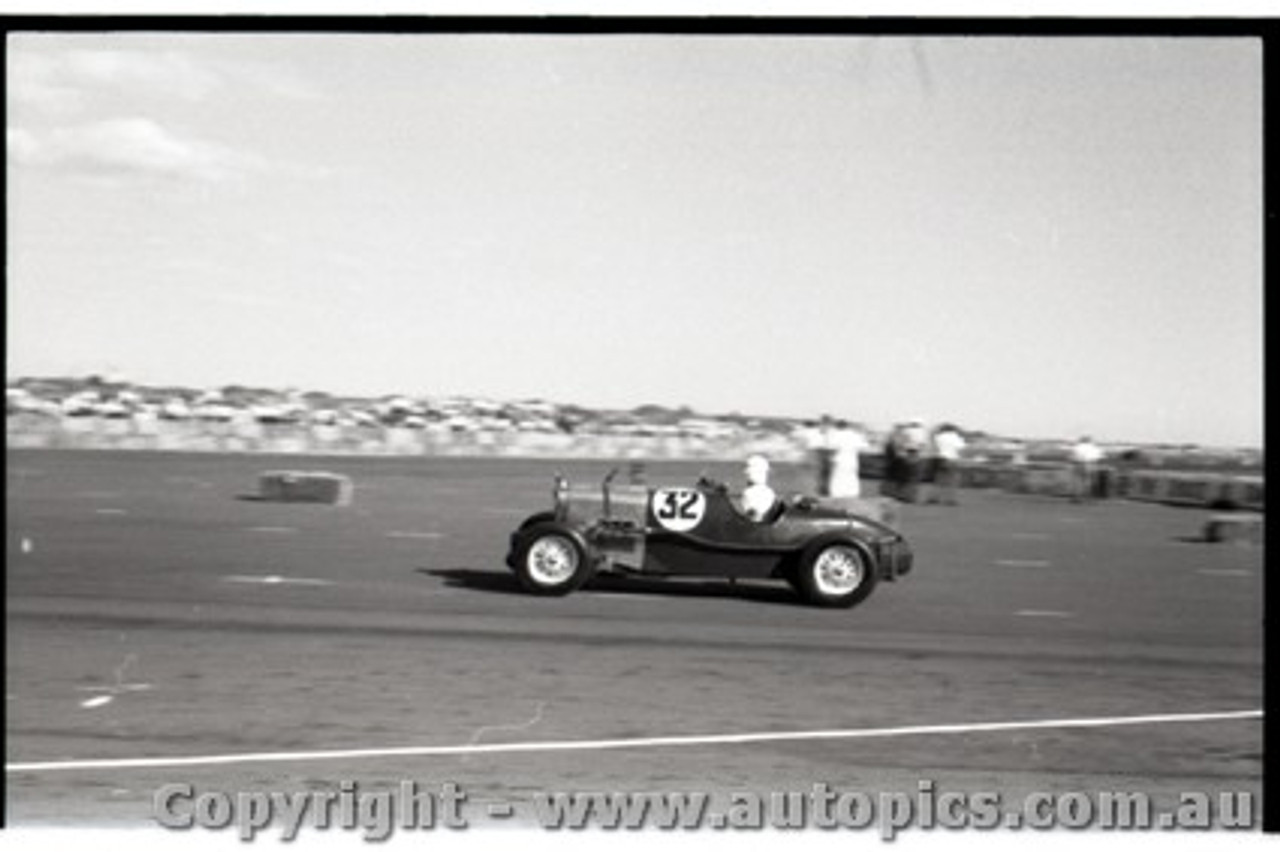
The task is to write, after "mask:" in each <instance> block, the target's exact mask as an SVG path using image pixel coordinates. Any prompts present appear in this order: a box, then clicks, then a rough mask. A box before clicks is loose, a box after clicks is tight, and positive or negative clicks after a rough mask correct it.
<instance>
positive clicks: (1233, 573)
mask: <svg viewBox="0 0 1280 852" xmlns="http://www.w3.org/2000/svg"><path fill="white" fill-rule="evenodd" d="M1196 573H1197V574H1204V575H1206V576H1209V577H1252V576H1253V572H1252V571H1246V570H1244V569H1243V568H1201V569H1199V570H1198V571H1196Z"/></svg>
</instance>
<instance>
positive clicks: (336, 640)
mask: <svg viewBox="0 0 1280 852" xmlns="http://www.w3.org/2000/svg"><path fill="white" fill-rule="evenodd" d="M8 462H9V464H8V507H9V521H8V529H7V538H6V556H7V560H8V566H9V568H8V589H7V599H6V603H7V640H8V660H7V682H6V711H7V731H6V734H7V760H8V763H9V769H8V771H7V773H6V782H7V794H6V795H7V817H8V821H9V823H10V824H11V825H30V824H48V823H58V824H74V825H117V824H144V823H147V822H148V821H149V820H150V818H151V813H152V795H153V792H154V791H155V790H156V789H157V788H159V787H160V786H161V785H164V784H166V783H171V782H175V781H181V782H189V783H192V784H194V785H195V786H196V788H197V789H199V790H218V791H231V792H235V791H249V790H285V791H290V790H309V789H323V788H325V787H333V786H336V785H337V784H338V783H339V781H340V780H348V781H349V780H354V781H356V782H358V783H359V784H361V785H363V786H364V787H365V788H366V789H374V788H378V787H380V786H381V787H390V786H393V785H397V784H399V783H400V782H401V781H402V780H405V779H412V780H414V781H416V782H418V783H419V784H420V785H421V786H423V787H424V788H436V787H438V786H439V785H441V784H443V783H444V782H455V783H457V784H459V785H461V786H462V788H464V789H465V790H466V791H467V793H468V795H469V797H470V800H471V801H474V802H485V801H504V800H505V801H509V802H512V803H514V804H516V805H517V812H519V805H520V803H521V802H523V801H525V800H527V799H528V797H529V796H530V794H531V793H533V792H535V791H546V790H637V791H638V790H685V791H690V790H707V791H713V790H758V791H771V790H806V789H809V788H810V787H811V786H812V785H813V784H815V783H816V782H825V783H827V784H829V785H830V786H831V787H832V788H834V789H841V790H860V791H867V792H872V793H875V792H879V791H883V790H907V791H912V790H916V789H917V785H918V784H919V783H920V781H921V780H922V779H930V780H932V781H934V782H936V785H937V788H938V789H939V790H971V791H972V790H995V791H1003V792H1005V793H1006V794H1007V795H1017V794H1020V793H1023V792H1026V791H1032V790H1044V791H1072V790H1095V791H1096V790H1117V791H1118V790H1133V791H1146V792H1150V793H1153V794H1156V795H1157V796H1165V795H1170V796H1171V795H1173V794H1175V793H1177V792H1180V791H1190V790H1203V791H1252V792H1254V793H1257V792H1258V791H1259V789H1260V786H1261V771H1262V723H1261V721H1260V720H1259V719H1258V718H1256V717H1250V718H1213V719H1207V720H1186V719H1180V718H1177V717H1180V716H1182V715H1184V714H1201V713H1210V714H1213V713H1230V712H1236V711H1258V710H1260V709H1261V707H1262V644H1263V641H1262V610H1263V604H1262V580H1263V577H1262V574H1263V559H1262V551H1261V548H1258V547H1256V546H1249V545H1240V544H1209V543H1205V542H1202V541H1199V540H1197V539H1198V538H1199V533H1200V531H1201V529H1202V527H1203V523H1204V520H1205V519H1206V517H1207V515H1208V514H1209V513H1208V512H1207V510H1196V509H1179V508H1173V507H1166V506H1157V505H1144V504H1135V503H1120V502H1116V503H1106V504H1086V505H1073V504H1071V503H1069V502H1065V501H1061V500H1057V499H1053V498H1048V497H1032V496H1017V495H1011V494H1004V493H996V492H979V491H965V492H962V494H961V500H962V505H960V506H959V507H956V508H950V507H942V506H928V505H918V506H905V507H903V514H904V529H905V531H906V532H907V535H908V537H909V538H910V540H911V541H912V544H913V546H914V548H915V550H916V568H915V571H914V573H913V574H911V575H910V576H908V577H906V578H904V580H902V581H901V582H899V583H897V584H884V585H881V586H880V587H879V588H878V589H877V590H876V592H875V594H873V595H872V597H871V598H870V599H869V600H867V601H866V602H865V603H864V604H862V605H861V606H859V607H858V608H856V609H854V610H849V611H824V610H819V609H815V608H811V607H808V606H805V605H802V604H801V603H800V602H799V600H798V599H797V598H796V597H795V596H794V594H793V593H792V592H791V590H790V589H789V588H787V587H786V586H783V585H776V586H775V585H769V584H763V583H752V584H738V585H737V586H731V585H729V584H728V583H727V582H723V581H707V582H702V581H698V582H689V581H684V582H656V581H640V580H629V579H611V578H610V579H602V580H599V581H597V582H596V583H595V584H594V585H592V586H590V587H588V588H587V589H585V590H583V591H581V592H579V593H577V594H575V595H572V596H569V597H567V598H560V599H541V598H535V597H531V596H528V595H526V594H524V593H522V592H521V591H520V590H519V587H518V585H517V583H516V581H515V578H514V577H513V576H511V575H510V573H509V572H508V571H507V569H506V567H505V565H504V564H503V557H504V554H505V548H506V542H507V536H508V533H509V532H510V531H511V529H513V528H514V526H515V525H516V524H517V523H518V522H519V520H520V519H521V518H522V517H523V516H525V515H527V514H529V513H531V512H533V511H534V510H538V509H541V508H545V507H547V506H548V505H549V503H550V488H551V481H552V480H551V477H552V473H553V472H554V471H556V470H561V471H564V472H566V473H567V474H568V475H569V476H570V478H571V479H572V480H573V481H574V482H575V483H585V482H591V481H595V480H598V479H599V478H600V477H601V476H603V475H604V473H606V472H607V470H608V467H609V464H608V463H607V462H583V461H574V462H550V461H530V460H516V459H456V458H455V459H450V458H385V459H353V458H324V459H315V458H311V459H303V458H298V457H290V458H278V457H277V458H270V457H261V456H214V455H195V454H192V455H183V454H160V453H111V452H85V451H81V452H60V451H10V452H9V453H8ZM280 468H299V469H309V470H330V471H334V472H339V473H345V474H348V475H350V476H351V477H352V478H353V480H354V482H355V486H356V488H355V500H354V502H353V504H352V505H351V506H348V507H342V508H334V507H327V506H319V505H286V504H273V503H264V502H257V501H253V500H248V499H243V495H246V494H250V493H252V492H253V491H254V490H255V488H256V482H257V476H258V474H259V473H260V472H261V471H264V470H270V469H280ZM707 468H708V466H705V465H701V464H697V463H651V464H650V465H649V466H648V476H649V481H650V482H651V483H655V484H657V483H671V484H685V483H691V482H692V481H693V480H694V478H696V476H697V475H698V473H699V471H700V470H703V469H707ZM709 472H711V473H712V474H714V475H717V476H719V477H720V478H723V479H725V480H726V481H729V482H732V483H737V484H740V477H739V476H738V475H737V470H736V466H725V465H711V466H709ZM803 476H804V474H803V472H802V471H800V470H797V469H792V468H787V467H785V466H783V467H781V468H780V469H778V470H776V472H775V484H776V485H778V486H780V487H779V490H781V491H789V490H793V489H795V490H799V489H800V488H801V487H802V486H803V484H804V483H803ZM1150 715H1161V716H1165V717H1168V718H1165V719H1163V720H1160V721H1151V722H1149V723H1140V724H1110V723H1107V724H1099V725H1097V726H1094V727H1072V726H1053V725H1049V726H1047V727H1042V728H1034V727H1011V728H996V729H994V730H973V729H969V728H966V726H970V725H980V724H984V723H1022V722H1046V721H1048V722H1052V721H1055V720H1083V719H1090V720H1121V719H1127V718H1129V717H1141V716H1150ZM916 726H956V727H954V728H948V729H947V730H945V731H918V732H912V731H906V732H902V733H900V735H896V736H884V737H871V738H862V737H848V738H840V737H827V736H822V735H819V734H814V736H812V737H809V738H806V737H799V738H796V739H794V740H786V739H768V738H764V739H760V740H758V741H753V742H738V743H733V742H723V741H718V740H716V739H714V738H716V737H721V736H723V735H731V734H744V733H769V732H824V731H826V732H830V731H853V730H860V729H884V728H904V727H905V728H914V727H916ZM663 737H693V738H695V739H693V740H692V741H688V742H682V743H680V744H678V745H672V744H669V743H668V744H664V743H661V742H653V740H654V739H655V738H663ZM696 738H711V739H709V740H705V739H696ZM586 740H634V741H635V742H634V743H632V744H631V746H630V747H627V748H616V749H608V750H604V749H591V748H586V749H580V750H575V749H549V750H545V751H521V750H513V751H484V750H481V749H470V750H468V749H461V750H459V751H457V752H455V753H446V754H439V753H436V754H432V753H426V754H416V755H415V754H408V755H406V754H399V755H396V754H380V753H378V750H382V749H397V748H407V747H429V746H481V745H489V744H497V743H545V742H562V741H586ZM342 750H372V751H373V752H374V753H372V754H365V755H359V756H346V757H340V756H339V757H335V756H333V755H328V754H325V753H327V752H333V751H342ZM266 753H271V754H274V755H277V756H281V755H283V757H278V759H275V760H264V759H256V758H255V757H254V756H255V755H256V756H258V757H261V756H262V755H263V754H266ZM233 755H245V756H248V757H247V758H246V759H244V760H234V761H229V762H225V763H216V762H206V763H196V764H193V765H189V766H173V765H165V764H164V763H163V762H159V763H158V764H157V761H161V759H163V758H169V757H209V758H214V757H227V756H233ZM290 755H296V758H295V757H291V756H290ZM124 758H143V759H154V760H152V761H151V762H147V761H143V762H142V763H141V764H140V765H135V766H118V765H110V764H108V765H107V766H104V767H95V766H93V765H87V766H81V765H78V763H77V762H80V761H86V760H91V759H124ZM30 764H35V765H36V766H35V768H27V769H23V768H21V767H22V766H23V765H30ZM15 767H17V768H15Z"/></svg>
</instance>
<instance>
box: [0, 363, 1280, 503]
mask: <svg viewBox="0 0 1280 852" xmlns="http://www.w3.org/2000/svg"><path fill="white" fill-rule="evenodd" d="M5 403H6V414H7V415H8V419H9V429H10V431H14V430H18V431H20V430H21V429H22V428H23V423H25V424H27V425H32V424H38V421H42V420H50V419H53V420H58V421H67V420H74V419H96V420H117V421H118V420H131V421H134V422H136V423H146V422H158V421H182V422H191V423H226V424H240V425H245V424H259V425H261V426H264V427H272V426H276V427H290V426H292V427H338V428H341V429H343V430H344V431H353V432H360V431H364V430H371V431H376V430H381V429H388V428H395V429H400V430H421V431H422V432H426V433H431V434H432V435H434V436H439V437H442V438H444V439H448V438H449V437H450V436H473V435H484V434H488V435H508V436H510V435H518V434H530V435H566V434H567V435H578V436H619V437H625V438H637V439H679V440H693V441H697V442H702V443H712V444H719V445H723V446H732V445H735V444H741V445H751V446H752V447H753V449H754V450H755V451H760V450H764V451H766V452H767V450H768V447H769V446H770V445H771V444H772V445H773V446H776V447H779V448H783V447H786V448H791V449H796V450H799V451H803V452H811V451H812V448H813V447H814V441H815V435H818V434H819V433H821V432H822V431H823V430H824V429H825V428H826V426H825V425H824V420H821V419H818V418H814V419H809V420H802V419H797V418H787V417H751V416H744V415H740V414H727V415H716V416H711V415H705V414H700V413H698V412H696V411H693V410H692V409H690V408H688V407H679V408H667V407H663V406H658V405H645V406H640V407H637V408H635V409H631V410H627V411H617V410H596V409H589V408H585V407H582V406H576V405H565V404H558V403H553V402H548V401H546V400H538V399H532V400H518V401H495V400H491V399H484V398H474V397H436V398H426V397H410V396H404V395H387V396H381V397H353V396H336V395H332V394H328V393H324V392H320V391H311V392H299V391H281V390H274V389H269V388H251V387H245V386H239V385H232V386H227V387H223V388H218V389H213V390H202V389H191V388H185V387H145V386H139V385H135V384H130V383H125V382H112V381H106V380H103V379H101V378H99V377H89V378H87V379H70V378H67V379H19V380H16V381H11V382H9V384H8V386H7V387H6V391H5ZM15 421H22V423H18V422H15ZM827 422H828V423H829V422H830V420H829V418H827ZM836 422H838V423H839V425H840V427H841V429H842V430H845V431H847V432H848V433H849V434H850V435H851V437H849V438H848V439H846V440H847V442H851V446H853V447H855V448H857V449H856V450H855V452H858V453H861V454H863V455H864V456H866V455H872V456H880V455H881V450H882V448H885V447H894V446H897V447H899V448H900V449H902V450H903V453H902V456H903V457H909V456H910V455H914V454H916V453H918V454H919V455H920V457H921V458H925V457H928V456H931V455H937V454H938V452H937V451H936V449H935V448H934V447H933V441H932V436H933V435H934V433H940V432H954V433H955V434H956V435H957V436H961V439H960V440H959V441H958V442H951V443H950V444H949V449H947V450H946V452H945V453H943V454H944V455H948V456H949V457H950V458H949V459H948V461H949V462H968V463H975V464H986V465H1013V466H1019V465H1034V464H1037V463H1063V462H1070V461H1071V459H1072V452H1073V446H1074V445H1075V444H1076V443H1077V439H1076V438H1062V439H1046V440H1030V439H1027V440H1024V439H1018V438H1007V437H1000V436H995V435H990V434H987V433H985V432H982V431H978V430H973V429H969V430H966V429H962V428H961V427H958V426H955V425H954V424H950V423H938V424H933V425H932V426H929V425H928V424H925V423H924V422H923V419H922V418H919V417H913V418H910V419H909V420H907V421H903V422H902V423H897V424H892V425H890V426H888V427H887V428H885V429H883V430H873V429H870V428H867V427H866V426H865V425H863V424H858V423H849V422H847V421H843V420H841V421H836ZM33 428H38V425H36V426H33ZM917 433H918V434H917ZM913 442H914V443H913ZM915 444H919V446H918V447H916V446H915ZM1099 452H1100V453H1101V459H1100V460H1101V461H1103V462H1105V463H1108V464H1114V465H1118V466H1122V467H1166V468H1170V469H1198V468H1222V467H1231V468H1261V465H1262V451H1261V450H1259V449H1224V450H1219V449H1207V448H1201V447H1196V446H1191V445H1178V446H1168V445H1136V444H1119V443H1109V444H1108V443H1101V442H1100V443H1099ZM886 455H887V456H893V455H894V453H887V454H886ZM853 470H855V471H856V470H857V467H856V465H854V467H853ZM854 475H855V476H856V474H854ZM910 479H911V477H908V481H909V480H910Z"/></svg>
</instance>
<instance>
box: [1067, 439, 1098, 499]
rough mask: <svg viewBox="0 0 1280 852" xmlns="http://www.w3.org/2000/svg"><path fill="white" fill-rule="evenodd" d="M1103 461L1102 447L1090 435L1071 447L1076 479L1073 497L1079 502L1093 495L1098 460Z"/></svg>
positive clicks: (1073, 470) (1073, 471) (1072, 464)
mask: <svg viewBox="0 0 1280 852" xmlns="http://www.w3.org/2000/svg"><path fill="white" fill-rule="evenodd" d="M1100 461H1102V448H1101V447H1099V446H1098V445H1097V444H1095V443H1094V442H1093V439H1092V438H1090V437H1089V436H1088V435H1085V436H1084V437H1082V438H1081V439H1080V440H1079V441H1076V442H1075V444H1073V445H1072V447H1071V466H1072V473H1073V477H1072V479H1073V480H1074V487H1073V489H1072V495H1071V499H1072V500H1073V501H1074V502H1076V503H1079V502H1080V501H1081V500H1088V499H1089V498H1090V497H1091V496H1093V483H1094V480H1095V477H1096V475H1097V469H1098V462H1100Z"/></svg>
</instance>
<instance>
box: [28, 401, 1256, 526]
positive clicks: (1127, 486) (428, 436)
mask: <svg viewBox="0 0 1280 852" xmlns="http://www.w3.org/2000/svg"><path fill="white" fill-rule="evenodd" d="M5 423H6V443H7V446H8V447H10V448H36V449H84V450H158V451H171V452H210V453H220V452H221V453H275V454H296V455H393V456H415V455H427V456H432V455H435V456H520V457H533V458H538V457H543V458H587V459H590V458H602V459H636V460H642V459H651V460H663V459H706V460H709V461H710V460H740V459H742V458H744V457H745V456H747V455H749V454H750V453H763V454H764V455H766V456H768V457H769V458H771V459H773V460H774V461H776V462H791V463H799V462H803V461H805V459H806V455H805V451H804V448H803V447H802V446H801V445H799V444H798V443H797V442H795V441H793V440H791V439H789V438H787V437H786V436H784V435H778V434H756V435H746V436H740V437H736V438H700V437H692V436H643V435H600V434H570V433H544V432H515V431H508V432H486V431H479V432H440V431H431V430H426V429H411V428H408V427H403V426H381V425H369V426H329V425H299V424H271V423H258V422H256V421H240V422H237V421H232V422H229V423H224V422H208V421H195V420H154V419H138V418H134V419H127V418H118V419H113V418H101V417H64V418H56V417H47V416H39V415H29V414H25V413H18V414H10V415H9V416H7V417H6V418H5ZM861 473H862V476H863V478H864V479H880V478H882V477H883V475H884V457H883V456H881V455H880V454H879V453H868V454H865V455H863V456H862V461H861ZM960 484H961V485H962V486H964V487H966V488H992V489H999V490H1003V491H1010V492H1015V493H1027V494H1045V495H1058V496H1065V495H1069V494H1071V493H1072V489H1073V487H1074V482H1073V479H1072V476H1071V466H1070V465H1069V464H1067V463H1064V462H1036V461H1033V462H1030V463H1025V464H1012V463H1008V462H999V463H992V462H981V461H977V460H969V461H965V462H962V464H961V466H960ZM1095 485H1096V486H1097V488H1096V490H1097V492H1098V493H1099V495H1100V496H1108V497H1119V498H1123V499H1129V500H1140V501H1147V502H1159V503H1171V504H1178V505H1191V506H1207V507H1227V506H1231V507H1237V508H1248V509H1258V510H1261V509H1262V508H1263V503H1264V497H1265V493H1264V492H1265V489H1264V482H1263V478H1262V476H1261V475H1251V474H1247V473H1239V474H1238V473H1216V472H1194V473H1190V472H1178V471H1163V470H1144V469H1138V470H1130V469H1125V468H1121V467H1116V466H1102V467H1100V468H1099V472H1098V477H1097V481H1096V483H1095Z"/></svg>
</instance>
